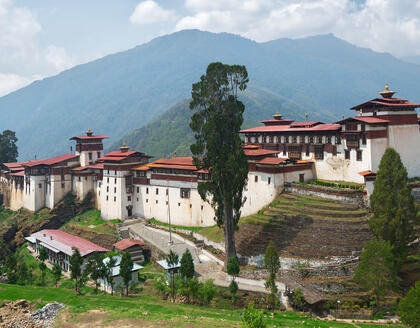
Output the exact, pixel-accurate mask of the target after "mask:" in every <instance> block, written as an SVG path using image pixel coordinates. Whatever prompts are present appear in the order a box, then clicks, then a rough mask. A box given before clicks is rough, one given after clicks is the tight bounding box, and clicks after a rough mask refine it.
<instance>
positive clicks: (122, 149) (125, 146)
mask: <svg viewBox="0 0 420 328" xmlns="http://www.w3.org/2000/svg"><path fill="white" fill-rule="evenodd" d="M129 149H130V148H129V147H127V145H126V144H125V140H123V144H122V146H121V147H120V150H121V152H122V153H125V152H126V151H128V150H129Z"/></svg>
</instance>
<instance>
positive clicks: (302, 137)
mask: <svg viewBox="0 0 420 328" xmlns="http://www.w3.org/2000/svg"><path fill="white" fill-rule="evenodd" d="M299 138H300V143H301V144H303V143H305V136H300V137H299Z"/></svg>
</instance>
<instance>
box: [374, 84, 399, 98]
mask: <svg viewBox="0 0 420 328" xmlns="http://www.w3.org/2000/svg"><path fill="white" fill-rule="evenodd" d="M378 93H379V94H380V95H381V96H382V98H392V96H393V95H394V94H396V93H397V92H396V91H391V90H389V86H388V83H385V90H384V91H381V92H378Z"/></svg>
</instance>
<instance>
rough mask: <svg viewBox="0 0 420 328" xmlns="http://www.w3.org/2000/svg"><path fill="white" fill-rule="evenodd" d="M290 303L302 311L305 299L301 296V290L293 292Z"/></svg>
mask: <svg viewBox="0 0 420 328" xmlns="http://www.w3.org/2000/svg"><path fill="white" fill-rule="evenodd" d="M292 302H293V304H294V306H296V307H297V308H298V309H300V310H301V309H303V307H304V305H305V297H304V296H303V292H302V289H300V288H298V289H296V290H295V291H294V292H293V296H292Z"/></svg>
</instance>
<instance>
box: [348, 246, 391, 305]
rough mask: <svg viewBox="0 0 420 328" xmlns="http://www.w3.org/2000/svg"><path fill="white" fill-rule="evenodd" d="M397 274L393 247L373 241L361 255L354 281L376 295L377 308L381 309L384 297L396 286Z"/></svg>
mask: <svg viewBox="0 0 420 328" xmlns="http://www.w3.org/2000/svg"><path fill="white" fill-rule="evenodd" d="M396 272H397V271H396V267H395V260H394V255H393V247H392V246H391V245H390V243H389V242H387V241H384V240H381V239H378V240H372V241H370V242H368V243H367V244H366V245H365V248H364V249H363V251H362V254H361V255H360V263H359V266H358V267H357V268H356V270H355V274H354V280H355V281H356V282H357V283H358V284H359V285H360V286H361V287H362V288H363V289H364V290H366V291H370V292H372V293H373V294H374V296H375V303H376V307H377V308H379V307H380V301H381V299H382V297H383V296H384V295H385V294H386V292H387V291H388V290H389V289H391V288H393V287H394V286H395V284H396V281H397V273H396Z"/></svg>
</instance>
